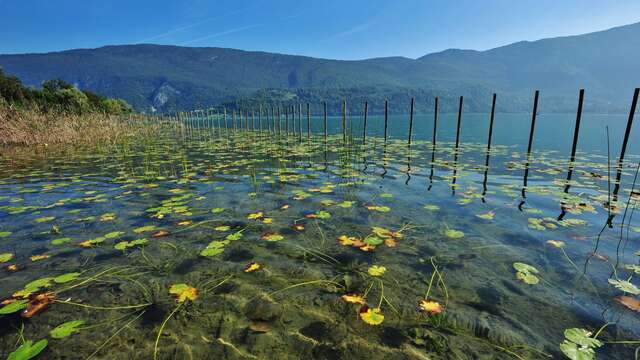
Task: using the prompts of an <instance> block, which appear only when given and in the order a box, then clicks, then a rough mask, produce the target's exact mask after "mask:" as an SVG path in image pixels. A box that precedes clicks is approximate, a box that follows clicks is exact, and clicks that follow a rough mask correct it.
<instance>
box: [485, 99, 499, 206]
mask: <svg viewBox="0 0 640 360" xmlns="http://www.w3.org/2000/svg"><path fill="white" fill-rule="evenodd" d="M495 113H496V94H495V93H494V94H493V100H492V101H491V116H490V118H489V138H488V139H487V156H486V158H485V161H484V181H483V182H482V201H483V202H484V196H485V195H486V194H487V181H488V176H489V158H490V157H491V137H492V136H493V118H494V116H495Z"/></svg>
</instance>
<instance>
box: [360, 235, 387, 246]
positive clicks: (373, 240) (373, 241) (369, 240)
mask: <svg viewBox="0 0 640 360" xmlns="http://www.w3.org/2000/svg"><path fill="white" fill-rule="evenodd" d="M364 242H365V244H367V245H371V246H378V245H381V244H382V243H384V240H383V239H381V238H379V237H377V236H368V237H366V238H365V239H364Z"/></svg>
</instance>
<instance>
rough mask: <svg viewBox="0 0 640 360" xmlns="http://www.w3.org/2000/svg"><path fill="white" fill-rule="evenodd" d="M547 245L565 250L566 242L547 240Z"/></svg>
mask: <svg viewBox="0 0 640 360" xmlns="http://www.w3.org/2000/svg"><path fill="white" fill-rule="evenodd" d="M547 244H549V245H551V246H553V247H556V248H558V249H560V248H563V247H564V245H565V243H564V241H560V240H547Z"/></svg>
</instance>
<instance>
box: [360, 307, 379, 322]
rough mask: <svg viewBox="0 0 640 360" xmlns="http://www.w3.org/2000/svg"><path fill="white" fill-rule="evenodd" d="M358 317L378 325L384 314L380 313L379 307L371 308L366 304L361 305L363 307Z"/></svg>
mask: <svg viewBox="0 0 640 360" xmlns="http://www.w3.org/2000/svg"><path fill="white" fill-rule="evenodd" d="M360 318H361V319H362V321H364V322H366V323H367V324H369V325H380V324H382V322H383V321H384V315H382V310H380V308H375V309H372V308H370V307H367V306H363V309H361V310H360Z"/></svg>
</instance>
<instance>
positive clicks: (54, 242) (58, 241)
mask: <svg viewBox="0 0 640 360" xmlns="http://www.w3.org/2000/svg"><path fill="white" fill-rule="evenodd" d="M70 241H73V239H71V238H69V237H63V238H58V239H54V240H51V244H52V245H62V244H64V243H68V242H70Z"/></svg>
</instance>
